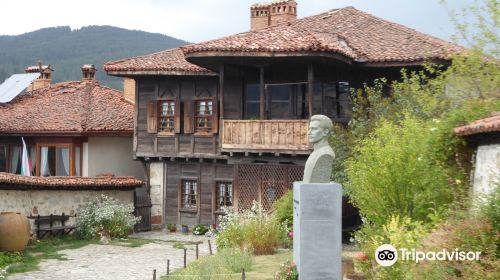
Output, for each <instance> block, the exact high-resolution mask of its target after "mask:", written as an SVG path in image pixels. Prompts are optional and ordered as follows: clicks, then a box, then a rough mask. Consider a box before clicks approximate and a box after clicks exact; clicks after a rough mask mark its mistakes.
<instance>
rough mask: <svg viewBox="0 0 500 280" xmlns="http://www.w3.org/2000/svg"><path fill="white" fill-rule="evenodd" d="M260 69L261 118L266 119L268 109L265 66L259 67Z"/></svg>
mask: <svg viewBox="0 0 500 280" xmlns="http://www.w3.org/2000/svg"><path fill="white" fill-rule="evenodd" d="M259 70H260V75H259V76H260V80H259V92H260V101H259V102H260V119H261V120H264V119H265V118H266V115H265V110H266V107H265V102H264V101H265V98H264V92H265V91H264V67H262V66H261V67H260V68H259Z"/></svg>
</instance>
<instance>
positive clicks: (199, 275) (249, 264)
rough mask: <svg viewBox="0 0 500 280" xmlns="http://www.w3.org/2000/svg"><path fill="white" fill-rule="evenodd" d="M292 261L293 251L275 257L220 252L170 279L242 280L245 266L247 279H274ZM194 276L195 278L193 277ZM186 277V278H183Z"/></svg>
mask: <svg viewBox="0 0 500 280" xmlns="http://www.w3.org/2000/svg"><path fill="white" fill-rule="evenodd" d="M290 259H292V251H290V250H278V252H277V253H276V254H274V255H265V256H251V255H250V254H248V255H247V256H245V254H236V253H234V251H220V252H218V253H217V254H215V255H213V256H206V257H202V258H200V259H198V260H197V261H194V262H192V263H190V264H189V265H188V267H187V268H186V269H179V270H177V271H175V272H174V273H173V274H172V275H175V276H176V277H175V278H174V277H172V278H168V277H166V276H162V277H161V279H162V280H169V279H186V280H187V279H200V280H201V279H203V280H207V279H214V280H215V279H221V280H229V279H241V267H242V266H244V268H245V274H246V276H247V279H252V280H263V279H270V280H273V279H274V274H275V273H276V272H277V271H278V270H279V268H280V265H281V264H282V263H284V262H285V261H286V260H290ZM221 274H226V275H221ZM193 275H194V276H193ZM181 276H185V277H181Z"/></svg>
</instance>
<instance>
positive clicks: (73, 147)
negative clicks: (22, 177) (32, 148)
mask: <svg viewBox="0 0 500 280" xmlns="http://www.w3.org/2000/svg"><path fill="white" fill-rule="evenodd" d="M42 147H54V148H68V149H69V155H68V156H69V174H68V176H76V169H75V168H76V164H75V161H76V148H77V147H79V148H80V172H79V173H80V177H82V176H83V173H82V172H83V145H82V144H81V143H79V144H77V143H58V142H39V143H36V166H35V171H36V173H35V174H36V176H38V177H41V175H40V164H41V156H42V152H41V148H42ZM56 160H57V159H56ZM56 165H57V163H56ZM54 176H58V175H54ZM47 177H51V176H47Z"/></svg>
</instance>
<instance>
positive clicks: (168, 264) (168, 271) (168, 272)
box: [167, 259, 170, 276]
mask: <svg viewBox="0 0 500 280" xmlns="http://www.w3.org/2000/svg"><path fill="white" fill-rule="evenodd" d="M168 275H170V260H169V259H167V276H168Z"/></svg>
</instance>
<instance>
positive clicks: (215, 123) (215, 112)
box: [212, 98, 219, 134]
mask: <svg viewBox="0 0 500 280" xmlns="http://www.w3.org/2000/svg"><path fill="white" fill-rule="evenodd" d="M218 105H219V104H217V98H214V99H213V100H212V133H213V134H217V132H219V114H218V113H219V111H218V108H219V106H218Z"/></svg>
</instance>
